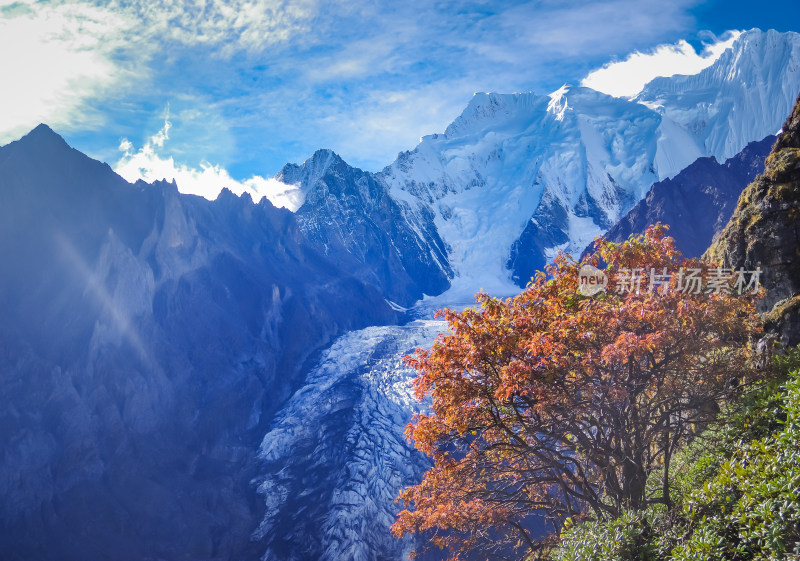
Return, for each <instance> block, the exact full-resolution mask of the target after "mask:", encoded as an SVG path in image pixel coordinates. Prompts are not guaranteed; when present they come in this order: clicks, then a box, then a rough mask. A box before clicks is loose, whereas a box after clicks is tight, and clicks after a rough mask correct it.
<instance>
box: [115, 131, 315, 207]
mask: <svg viewBox="0 0 800 561" xmlns="http://www.w3.org/2000/svg"><path fill="white" fill-rule="evenodd" d="M170 128H172V123H171V122H170V121H169V120H168V119H165V120H164V126H163V127H162V128H161V129H160V130H159V131H158V132H157V133H156V134H154V135H153V136H151V137H150V138H149V139H148V140H147V142H145V144H144V146H142V147H141V148H140V149H139V150H134V146H133V143H132V142H131V141H130V140H128V139H127V138H123V139H121V141H120V144H119V150H120V151H121V152H122V153H123V155H122V158H120V160H119V161H118V162H117V164H116V165H115V166H114V171H116V172H117V173H118V174H120V175H121V176H122V177H124V178H125V179H127V180H128V181H130V182H134V181H137V180H139V179H141V180H143V181H146V182H148V183H150V182H153V181H157V180H162V179H163V180H166V181H173V180H174V181H175V183H176V184H177V185H178V190H179V191H180V192H181V193H188V194H192V195H200V196H201V197H205V198H206V199H209V200H214V199H216V198H217V196H218V195H219V193H220V192H221V191H222V189H223V188H228V189H229V190H230V191H232V192H234V193H236V194H237V195H242V194H243V193H248V194H249V195H250V196H251V197H252V198H253V200H254V201H260V200H261V199H262V198H263V197H266V198H267V199H269V201H270V202H271V203H272V204H273V205H275V206H279V207H284V208H288V209H289V210H291V211H295V210H297V209H298V208H299V207H300V205H301V204H303V197H304V195H303V193H302V191H301V190H300V189H299V187H297V186H295V185H287V184H285V183H282V182H280V181H278V180H277V179H274V178H265V177H261V176H258V175H254V176H252V177H250V178H249V179H245V180H242V181H239V180H236V179H234V178H233V177H231V175H230V173H228V171H227V170H226V169H224V168H223V167H221V166H219V165H215V164H211V163H208V162H205V161H203V162H201V163H200V168H199V169H197V168H193V167H190V166H187V165H184V164H179V163H176V162H175V160H174V158H173V157H172V156H165V155H162V154H161V153H160V152H161V150H162V149H163V148H164V146H165V144H166V143H167V141H168V140H169V130H170Z"/></svg>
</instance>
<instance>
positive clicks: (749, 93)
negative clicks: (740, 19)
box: [634, 29, 800, 176]
mask: <svg viewBox="0 0 800 561" xmlns="http://www.w3.org/2000/svg"><path fill="white" fill-rule="evenodd" d="M798 91H800V35H798V34H797V33H792V32H788V33H779V32H777V31H775V30H769V31H760V30H758V29H753V30H750V31H747V32H745V33H743V34H742V35H740V36H739V38H738V39H737V40H736V41H735V42H734V43H733V45H732V47H731V48H730V49H728V50H726V51H725V52H724V53H722V55H721V56H720V57H719V59H718V60H717V61H716V62H714V64H712V65H711V66H709V67H708V68H706V69H705V70H703V71H701V72H699V73H698V74H694V75H691V76H672V77H669V78H656V79H655V80H653V81H652V82H650V83H649V84H647V86H645V88H644V89H643V90H642V91H641V92H640V93H639V94H638V95H637V96H636V97H635V98H634V99H635V100H636V101H638V102H640V103H644V104H645V105H647V106H648V107H652V108H653V109H654V110H655V111H657V112H658V113H659V114H661V115H662V116H663V117H664V123H665V124H666V123H669V125H668V126H669V128H670V129H673V130H674V129H677V130H680V131H683V134H688V135H689V137H690V138H691V140H692V142H693V144H694V145H695V146H696V147H697V148H698V150H699V151H700V152H701V153H702V154H701V155H703V156H714V157H715V158H716V159H717V160H718V161H720V162H722V161H725V160H727V159H728V158H731V157H733V156H734V155H736V154H737V153H739V152H740V151H741V150H742V149H743V148H744V147H745V146H746V145H747V143H749V142H752V141H754V140H759V139H762V138H764V137H765V136H767V135H771V134H775V133H776V132H777V131H778V129H780V126H781V124H782V123H783V119H785V118H786V115H788V114H789V112H790V111H791V110H792V105H793V103H794V99H795V96H797V92H798ZM688 163H689V162H687V164H688ZM684 165H686V164H684ZM676 171H677V170H676ZM661 175H662V176H663V175H664V174H663V173H661ZM667 175H671V174H667Z"/></svg>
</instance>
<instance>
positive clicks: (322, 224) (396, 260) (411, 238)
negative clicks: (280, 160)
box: [278, 150, 452, 306]
mask: <svg viewBox="0 0 800 561" xmlns="http://www.w3.org/2000/svg"><path fill="white" fill-rule="evenodd" d="M278 177H279V178H281V179H282V180H283V181H289V182H292V183H295V184H297V185H299V186H300V189H301V190H302V191H303V192H304V193H305V201H304V203H303V205H302V206H301V207H300V208H299V209H298V210H297V213H296V216H297V220H298V223H299V225H300V228H301V230H302V232H303V233H304V234H305V237H306V239H307V240H308V241H309V242H310V243H311V244H312V245H313V246H315V247H316V248H317V249H318V250H319V251H320V252H322V253H324V254H325V255H326V256H327V257H328V258H330V259H332V260H333V261H335V262H337V263H339V264H341V266H342V267H343V268H344V269H345V270H348V271H350V272H352V273H353V274H354V275H355V276H356V277H357V278H359V279H360V280H362V281H363V282H366V283H368V284H371V285H373V286H375V287H377V288H378V289H380V291H381V292H382V293H383V294H384V295H385V296H386V297H387V298H388V299H389V300H390V301H393V302H396V303H397V304H401V305H405V306H407V305H410V304H411V303H413V302H415V301H417V300H419V299H420V298H422V297H423V295H425V294H439V293H441V292H442V291H444V290H445V289H447V288H448V287H449V277H450V276H451V275H452V271H451V270H450V266H449V264H448V260H447V249H446V247H445V246H444V244H443V242H442V240H441V238H440V237H439V233H438V232H437V231H436V227H435V225H434V223H433V215H432V213H430V212H426V211H425V210H424V209H423V210H422V211H421V212H409V208H408V205H407V204H406V203H404V202H403V201H401V200H396V199H394V198H392V197H391V196H390V195H389V192H388V190H387V188H386V186H385V185H384V184H383V183H381V182H380V181H377V180H376V178H375V177H374V175H373V174H370V173H368V172H364V171H362V170H360V169H357V168H354V167H352V166H350V165H348V164H347V163H346V162H344V160H342V159H341V158H340V157H339V156H338V155H336V154H335V153H333V152H331V151H330V150H319V151H317V152H316V153H315V154H314V155H313V156H312V157H311V158H309V159H308V160H307V161H306V162H305V163H304V164H303V165H302V166H297V165H289V166H286V167H285V168H284V169H283V170H282V171H281V172H280V173H279V174H278Z"/></svg>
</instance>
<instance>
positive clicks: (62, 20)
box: [0, 3, 128, 141]
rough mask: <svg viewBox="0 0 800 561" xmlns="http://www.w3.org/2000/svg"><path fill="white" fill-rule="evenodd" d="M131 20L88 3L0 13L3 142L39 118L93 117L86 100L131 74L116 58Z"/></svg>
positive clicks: (16, 7) (61, 122) (13, 7)
mask: <svg viewBox="0 0 800 561" xmlns="http://www.w3.org/2000/svg"><path fill="white" fill-rule="evenodd" d="M127 25H128V24H127V22H126V21H125V20H124V19H123V18H120V17H118V16H116V15H114V14H113V13H111V12H108V11H107V10H104V9H101V8H97V7H93V6H89V5H85V4H46V5H37V4H30V5H28V4H23V3H14V4H7V5H6V6H4V8H3V10H2V11H0V52H2V53H4V54H3V56H1V57H0V77H2V84H3V85H2V87H0V141H6V140H11V139H12V138H15V137H17V136H19V135H20V134H22V133H24V132H27V131H28V130H30V129H31V128H33V127H34V126H36V125H37V124H38V123H40V122H47V123H48V124H50V125H52V126H56V127H62V128H68V127H70V126H72V125H74V124H77V123H79V122H80V123H81V124H83V125H85V124H86V123H87V122H88V121H90V120H91V115H90V111H91V109H90V108H89V106H88V103H87V102H88V101H89V100H90V99H92V98H94V97H96V96H98V95H101V94H102V93H103V92H105V91H107V90H108V89H109V88H111V87H113V86H114V85H115V84H117V83H118V82H119V81H120V80H121V79H123V78H124V77H125V76H127V72H126V71H124V70H123V69H121V68H120V67H118V66H117V65H115V64H114V62H112V59H111V51H112V49H113V45H114V40H113V37H114V36H115V34H116V33H118V32H120V31H121V30H123V29H125V28H126V26H127Z"/></svg>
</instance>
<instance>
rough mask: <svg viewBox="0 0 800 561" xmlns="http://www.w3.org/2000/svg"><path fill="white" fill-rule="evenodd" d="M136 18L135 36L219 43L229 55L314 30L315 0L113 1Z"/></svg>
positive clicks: (219, 49) (222, 52)
mask: <svg viewBox="0 0 800 561" xmlns="http://www.w3.org/2000/svg"><path fill="white" fill-rule="evenodd" d="M108 6H109V7H111V8H112V9H113V10H114V11H115V12H118V13H124V14H127V15H128V16H130V17H132V18H134V19H135V20H136V21H137V22H138V25H137V27H136V30H135V31H136V34H137V35H138V36H139V37H140V38H141V37H147V38H149V39H156V40H158V41H159V42H161V43H163V42H177V43H181V44H184V45H189V46H196V45H207V46H212V47H215V49H214V53H215V54H218V55H222V56H225V57H228V56H231V55H233V54H234V53H236V52H237V51H238V50H241V49H244V50H250V51H260V50H263V49H264V48H265V47H269V46H272V45H275V44H278V43H283V42H286V41H289V40H290V39H292V38H294V37H296V36H297V35H299V34H302V33H305V32H307V31H309V29H310V23H311V20H312V18H313V17H314V15H316V0H289V1H286V0H133V1H130V0H124V1H120V0H114V1H112V2H110V3H108Z"/></svg>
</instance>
